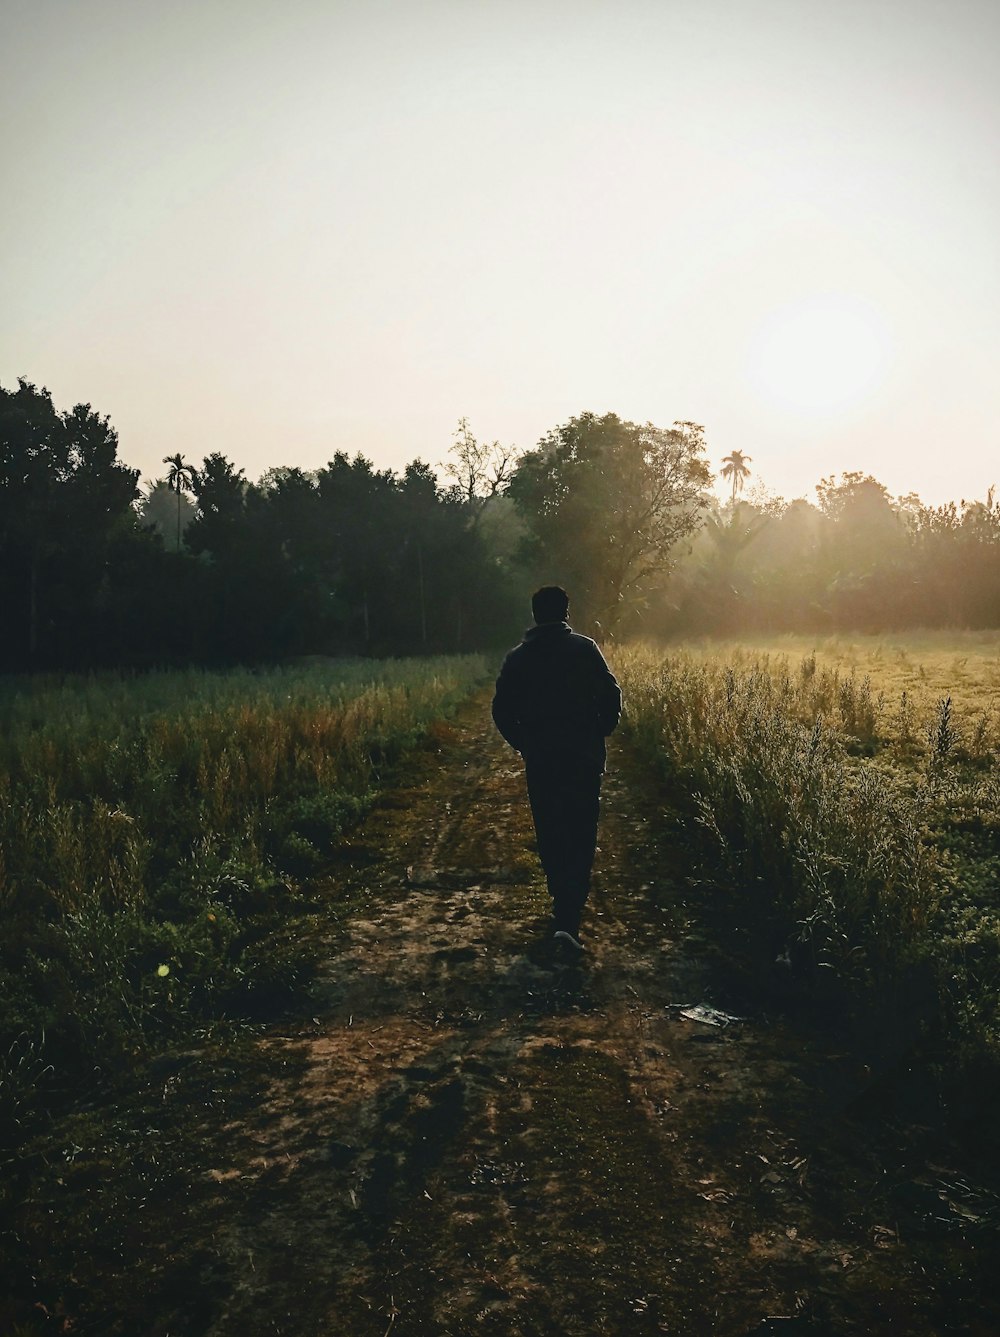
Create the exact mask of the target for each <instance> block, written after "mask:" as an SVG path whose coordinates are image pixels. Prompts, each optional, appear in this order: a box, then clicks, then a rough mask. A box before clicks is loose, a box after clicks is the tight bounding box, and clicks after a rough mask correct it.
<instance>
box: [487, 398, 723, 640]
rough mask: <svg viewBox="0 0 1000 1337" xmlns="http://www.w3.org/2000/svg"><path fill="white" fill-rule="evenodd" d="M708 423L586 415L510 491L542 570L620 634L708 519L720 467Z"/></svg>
mask: <svg viewBox="0 0 1000 1337" xmlns="http://www.w3.org/2000/svg"><path fill="white" fill-rule="evenodd" d="M704 456H705V437H704V429H703V428H702V427H700V426H699V425H698V424H697V423H692V422H675V423H674V425H673V426H672V427H669V428H661V427H656V426H654V425H653V424H652V423H645V424H643V425H639V424H636V423H631V422H624V421H622V419H620V418H619V417H618V416H617V414H614V413H607V414H605V415H604V416H603V417H601V418H598V417H597V416H595V415H594V414H593V413H584V414H581V415H580V416H579V417H577V418H571V419H570V421H569V422H567V423H565V424H564V425H563V426H561V427H557V428H556V429H555V430H554V431H552V432H549V433H548V435H547V436H545V437H543V438H542V440H541V442H540V443H539V445H538V448H537V449H536V450H534V451H531V452H529V453H528V454H526V455H525V456H524V457H523V458H522V459H521V461H520V463H519V465H518V467H517V470H516V472H515V473H514V476H513V478H512V480H511V485H510V495H511V497H512V498H513V500H514V502H515V504H516V505H517V507H518V509H519V510H520V512H521V514H522V516H523V517H524V519H525V522H526V523H527V525H528V528H529V534H530V537H529V544H528V556H529V558H530V560H531V562H532V565H533V567H534V569H535V570H534V573H535V574H536V575H537V576H538V577H540V578H542V579H545V580H559V581H560V583H563V584H565V585H567V587H568V588H569V589H570V591H571V594H572V595H573V598H574V601H575V603H576V604H577V606H580V605H583V610H584V613H585V614H586V615H587V616H589V617H590V618H592V619H597V620H599V621H600V622H601V623H603V625H604V626H605V627H606V628H608V629H610V630H613V629H614V628H615V627H616V626H617V625H618V623H619V622H620V620H621V618H622V616H623V614H624V613H626V612H627V611H629V610H630V609H634V608H636V607H637V606H638V604H639V603H640V601H641V599H642V596H643V594H644V591H645V589H646V588H647V586H648V585H649V582H650V581H651V579H652V578H653V577H654V576H655V575H657V574H658V573H661V572H664V571H666V570H667V569H668V568H669V567H670V565H671V562H672V557H673V550H674V548H675V546H676V544H677V543H678V542H679V541H680V540H681V539H682V538H684V537H685V536H686V535H688V534H691V533H692V532H693V531H694V530H695V529H696V528H697V527H698V526H699V524H700V523H701V519H702V514H703V510H704V507H705V504H706V498H705V489H706V488H707V486H708V484H709V482H710V481H711V473H710V471H709V468H708V464H707V462H706V460H705V457H704Z"/></svg>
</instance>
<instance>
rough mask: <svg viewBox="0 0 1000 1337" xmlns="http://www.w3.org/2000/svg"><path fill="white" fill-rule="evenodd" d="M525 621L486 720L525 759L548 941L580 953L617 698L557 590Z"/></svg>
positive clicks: (547, 589)
mask: <svg viewBox="0 0 1000 1337" xmlns="http://www.w3.org/2000/svg"><path fill="white" fill-rule="evenodd" d="M531 611H532V614H533V616H534V619H535V624H536V625H535V626H534V627H531V628H530V629H529V630H528V631H526V632H525V634H524V639H523V640H522V641H521V644H520V645H517V646H515V647H514V649H513V650H511V652H510V653H509V654H508V655H507V657H506V659H505V660H504V662H503V667H502V668H501V670H500V676H499V678H497V685H496V695H495V696H494V698H493V720H494V723H495V724H496V726H497V728H498V729H499V730H500V732H501V734H503V736H504V738H505V739H506V740H507V742H508V743H509V744H510V745H511V747H513V748H515V749H516V750H517V751H518V752H520V753H521V755H522V756H523V757H524V769H525V778H526V779H527V782H528V799H529V801H530V803H531V815H532V817H533V818H534V822H535V835H536V836H537V838H538V854H539V858H540V859H541V861H542V868H543V869H544V870H545V878H546V881H547V883H548V888H549V894H550V895H551V897H552V914H553V918H554V921H555V940H556V941H557V942H559V943H562V944H564V945H565V946H566V947H568V948H571V949H573V950H574V951H581V950H582V947H583V944H582V943H581V941H580V938H579V931H580V916H581V914H582V912H583V907H584V904H585V903H586V900H587V896H588V894H589V892H590V871H591V868H592V866H593V863H594V850H595V847H596V845H597V815H598V808H599V804H600V793H601V776H602V775H603V774H604V765H605V761H606V759H607V749H606V747H605V744H604V740H605V738H606V737H607V735H608V734H610V733H611V732H612V731H613V730H614V728H615V726H616V725H617V724H618V721H619V719H620V718H621V710H622V694H621V690H620V688H619V686H618V683H617V682H616V681H615V677H614V675H613V674H612V672H611V670H610V669H609V668H608V666H607V664H606V663H605V661H604V656H603V655H602V654H601V652H600V650H599V649H598V648H597V646H596V644H595V643H594V642H593V641H592V640H590V639H589V637H587V636H579V635H577V633H576V632H575V631H573V630H572V629H571V627H570V626H569V624H568V623H567V621H566V618H567V616H568V614H569V598H568V596H567V594H566V591H565V590H563V589H560V587H559V586H558V585H546V586H544V587H543V588H542V589H540V590H538V591H537V592H536V593H535V594H533V595H532V597H531Z"/></svg>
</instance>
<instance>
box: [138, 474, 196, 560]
mask: <svg viewBox="0 0 1000 1337" xmlns="http://www.w3.org/2000/svg"><path fill="white" fill-rule="evenodd" d="M178 507H180V508H181V511H182V516H181V524H180V529H181V532H182V533H183V534H184V535H185V536H186V535H187V532H188V526H189V525H190V523H191V521H192V519H193V517H194V514H195V508H194V502H192V501H191V500H189V498H187V497H182V496H181V495H180V493H178V494H177V498H176V501H175V499H174V489H173V488H172V487H171V485H170V484H169V483H168V482H167V480H166V479H165V478H156V479H154V480H153V482H152V483H150V484H149V486H148V488H147V489H146V495H145V496H144V497H143V499H142V501H141V502H140V503H139V515H140V516H141V518H142V520H143V521H144V522H145V523H146V524H147V525H152V527H153V529H154V530H155V531H156V533H157V534H159V536H160V538H161V539H162V540H163V543H164V545H165V546H166V547H167V549H168V550H169V549H171V548H172V547H173V543H174V532H175V528H176V520H177V508H178ZM173 551H175V552H176V551H178V549H176V548H174V549H173Z"/></svg>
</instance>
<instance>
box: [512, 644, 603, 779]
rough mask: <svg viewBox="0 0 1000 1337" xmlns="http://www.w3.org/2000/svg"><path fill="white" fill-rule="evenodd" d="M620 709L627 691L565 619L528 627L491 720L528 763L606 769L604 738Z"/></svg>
mask: <svg viewBox="0 0 1000 1337" xmlns="http://www.w3.org/2000/svg"><path fill="white" fill-rule="evenodd" d="M621 713H622V694H621V689H620V688H619V686H618V683H617V682H616V681H615V677H614V674H613V673H612V672H611V670H610V669H609V668H608V666H607V664H606V663H605V660H604V656H603V655H602V654H601V652H600V650H599V649H598V648H597V646H596V645H595V644H594V642H593V641H592V640H590V638H589V637H587V636H579V635H577V633H576V632H575V631H573V630H572V629H571V628H570V627H569V626H568V625H567V624H566V623H565V622H546V623H543V624H542V625H541V626H538V627H532V628H531V629H530V630H529V631H526V632H525V633H524V639H523V640H522V642H521V644H520V645H516V646H515V647H514V649H513V650H511V652H510V653H509V654H508V656H507V658H506V659H505V660H504V661H503V667H502V668H501V670H500V676H499V678H497V686H496V695H495V696H494V697H493V721H494V723H495V724H496V726H497V728H498V729H499V730H500V732H501V733H502V734H503V736H504V738H506V740H507V742H508V743H509V744H510V745H511V747H513V748H516V749H517V751H518V752H520V753H522V754H523V756H524V758H525V760H526V761H527V762H529V763H530V762H532V761H535V760H539V761H540V760H545V759H551V760H553V761H559V760H566V761H577V762H579V761H581V760H584V761H590V762H593V763H594V765H596V766H597V767H598V768H599V769H600V770H602V771H603V770H604V763H605V761H606V759H607V749H606V748H605V745H604V739H605V738H606V737H607V735H608V734H609V733H611V732H612V731H613V730H614V728H615V726H616V725H617V723H618V721H619V719H620V718H621Z"/></svg>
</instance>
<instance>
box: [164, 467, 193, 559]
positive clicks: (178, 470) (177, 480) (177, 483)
mask: <svg viewBox="0 0 1000 1337" xmlns="http://www.w3.org/2000/svg"><path fill="white" fill-rule="evenodd" d="M163 463H164V464H169V465H170V468H169V470H168V471H167V487H168V488H170V490H171V492H176V493H177V551H178V552H180V550H181V493H182V492H193V491H194V484H195V480H196V479H197V477H198V470H197V469H196V468H195V467H194V465H193V464H185V463H184V456H183V455H180V454H178V455H165V456H164V459H163Z"/></svg>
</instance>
